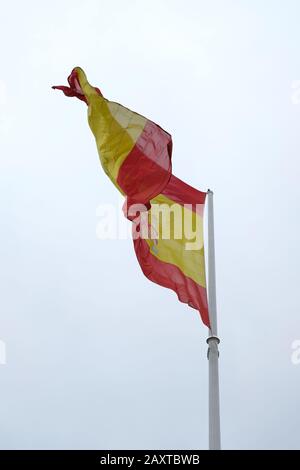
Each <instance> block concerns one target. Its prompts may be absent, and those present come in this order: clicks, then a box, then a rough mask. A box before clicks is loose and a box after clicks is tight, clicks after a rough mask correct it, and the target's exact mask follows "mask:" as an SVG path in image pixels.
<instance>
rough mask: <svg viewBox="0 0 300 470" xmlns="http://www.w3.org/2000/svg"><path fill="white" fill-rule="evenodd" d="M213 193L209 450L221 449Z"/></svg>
mask: <svg viewBox="0 0 300 470" xmlns="http://www.w3.org/2000/svg"><path fill="white" fill-rule="evenodd" d="M213 195H214V193H213V192H212V191H210V190H208V191H207V199H208V201H207V206H208V207H207V209H208V211H207V212H208V305H209V319H210V326H211V328H210V329H209V330H208V331H209V333H208V334H209V336H208V338H207V340H206V341H207V344H208V351H207V358H208V371H209V391H208V394H209V449H210V450H220V449H221V432H220V403H219V351H218V344H219V342H220V340H219V338H218V336H217V335H218V330H217V300H216V268H215V234H214V202H213Z"/></svg>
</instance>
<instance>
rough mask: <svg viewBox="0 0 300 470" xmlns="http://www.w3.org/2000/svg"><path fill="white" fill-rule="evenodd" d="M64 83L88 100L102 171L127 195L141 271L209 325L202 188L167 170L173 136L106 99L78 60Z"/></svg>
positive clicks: (69, 93) (127, 212) (71, 93)
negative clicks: (94, 85)
mask: <svg viewBox="0 0 300 470" xmlns="http://www.w3.org/2000/svg"><path fill="white" fill-rule="evenodd" d="M68 82H69V85H70V86H69V87H66V86H54V87H53V88H55V89H59V90H62V91H63V92H64V94H65V95H66V96H71V97H72V96H74V97H77V98H79V99H80V100H81V101H84V102H85V103H86V104H87V105H88V122H89V125H90V128H91V130H92V132H93V134H94V137H95V140H96V145H97V149H98V153H99V157H100V161H101V164H102V167H103V169H104V171H105V173H106V174H107V175H108V176H109V178H110V179H111V181H112V182H113V184H114V185H115V186H116V187H117V188H118V190H119V191H120V192H121V193H122V194H123V195H124V196H125V198H126V199H125V203H124V207H123V210H124V213H125V215H126V217H127V218H128V219H130V220H132V232H133V242H134V249H135V253H136V256H137V259H138V261H139V264H140V266H141V269H142V271H143V273H144V274H145V276H146V277H147V278H148V279H150V280H151V281H153V282H155V283H156V284H159V285H161V286H163V287H167V288H170V289H172V290H173V291H175V292H176V294H177V296H178V299H179V300H180V301H181V302H184V303H187V304H188V305H190V306H191V307H193V308H195V309H197V310H198V311H199V312H200V315H201V317H202V320H203V322H204V324H205V325H207V326H208V327H209V316H208V305H207V293H206V280H205V260H204V245H203V209H204V204H205V196H206V193H204V192H201V191H198V190H196V189H194V188H192V187H191V186H189V185H187V184H186V183H184V182H183V181H181V180H179V179H178V178H176V177H175V176H174V175H172V167H171V156H172V138H171V135H170V134H169V133H168V132H166V131H165V130H164V129H162V128H161V127H160V126H159V125H158V124H155V123H154V122H153V121H151V120H149V119H147V118H145V117H144V116H141V115H140V114H138V113H136V112H133V111H131V110H130V109H128V108H126V107H124V106H122V105H120V104H118V103H115V102H112V101H109V100H107V99H106V98H104V97H103V95H102V93H101V91H100V90H99V89H98V88H96V87H93V86H91V85H90V84H89V82H88V81H87V78H86V75H85V73H84V72H83V70H82V69H81V68H79V67H76V68H75V69H73V71H72V73H71V75H70V76H69V77H68Z"/></svg>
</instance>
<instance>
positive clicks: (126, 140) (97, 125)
mask: <svg viewBox="0 0 300 470" xmlns="http://www.w3.org/2000/svg"><path fill="white" fill-rule="evenodd" d="M68 82H69V85H70V87H65V86H60V87H53V88H57V89H60V90H62V91H63V92H64V93H65V95H67V96H76V97H77V98H79V99H80V100H82V101H85V102H86V103H87V104H88V121H89V125H90V128H91V130H92V132H93V134H94V137H95V139H96V144H97V148H98V152H99V156H100V161H101V164H102V167H103V169H104V171H105V173H106V174H107V175H108V176H109V178H110V179H111V181H112V182H113V183H114V184H115V186H117V188H118V189H119V190H120V191H121V192H122V193H123V194H125V195H126V198H127V206H128V207H129V206H131V205H132V204H138V203H140V204H144V205H145V206H146V207H148V208H149V207H150V200H151V199H152V198H153V197H154V196H156V195H157V194H159V193H160V192H161V191H162V190H163V188H164V187H165V186H166V184H167V183H168V181H169V179H170V176H171V155H172V138H171V136H170V134H169V133H168V132H166V131H164V130H163V129H162V128H161V127H160V126H158V125H157V124H155V123H154V122H152V121H150V120H149V119H146V118H145V117H144V116H141V115H140V114H138V113H135V112H133V111H130V110H129V109H127V108H125V107H124V106H122V105H120V104H118V103H115V102H113V101H109V100H107V99H106V98H104V97H103V96H102V94H101V92H100V90H99V89H98V88H95V87H93V86H91V85H90V84H89V83H88V81H87V78H86V75H85V73H84V71H83V70H82V69H81V68H80V67H76V68H75V69H74V70H73V71H72V73H71V75H70V76H69V77H68Z"/></svg>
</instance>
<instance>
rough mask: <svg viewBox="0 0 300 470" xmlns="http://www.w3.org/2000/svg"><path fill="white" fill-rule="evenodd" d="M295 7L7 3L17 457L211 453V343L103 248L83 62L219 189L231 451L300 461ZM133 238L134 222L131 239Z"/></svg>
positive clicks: (194, 176)
mask: <svg viewBox="0 0 300 470" xmlns="http://www.w3.org/2000/svg"><path fill="white" fill-rule="evenodd" d="M299 19H300V4H299V2H298V1H297V0H286V1H285V2H283V1H279V0H278V1H276V0H266V1H264V2H262V1H261V0H253V1H250V0H249V1H247V0H236V1H233V0H226V1H225V0H224V1H211V0H210V1H208V0H207V1H203V0H197V1H196V0H186V1H177V0H175V1H174V0H172V1H171V0H152V1H151V2H149V1H145V0H140V1H134V0H127V1H122V0H109V1H108V0H105V1H104V0H98V1H96V0H94V1H93V0H87V1H85V2H82V1H77V0H72V1H61V0H60V1H54V0H52V1H51V2H36V1H34V0H28V1H27V2H21V1H9V2H4V1H1V17H0V51H1V56H0V57H1V62H0V158H1V171H0V187H1V198H0V219H1V231H0V286H1V287H0V340H2V341H4V342H5V344H6V354H7V364H6V365H0V415H1V422H0V447H1V448H2V449H15V448H19V449H31V448H36V449H37V448H38V449H46V448H54V449H59V448H69V449H75V448H96V449H104V448H110V449H115V448H119V449H120V448H121V449H127V448H131V449H132V448H148V449H149V448H157V449H166V448H168V449H176V448H179V449H192V448H193V449H197V448H201V449H205V448H207V440H208V439H207V427H208V422H207V421H208V413H207V399H208V397H207V359H206V344H205V338H206V333H207V332H206V329H205V327H204V326H203V325H202V323H201V321H200V318H199V316H198V314H197V312H196V311H194V310H192V309H190V308H188V307H187V306H185V305H183V304H180V303H179V302H178V301H177V298H176V295H175V294H174V293H173V292H171V291H169V290H167V289H163V288H161V287H159V286H157V285H155V284H153V283H150V281H148V280H147V279H146V278H144V277H143V275H142V273H141V270H140V267H139V265H138V263H137V261H136V259H135V254H134V251H133V247H132V242H131V240H122V241H117V240H112V241H103V240H102V241H101V240H98V239H97V238H96V225H97V217H96V208H97V207H98V206H99V204H102V203H113V204H115V205H116V206H117V205H118V204H119V203H120V198H119V195H118V193H117V192H116V190H115V188H114V187H113V186H112V184H111V183H110V181H109V180H108V178H107V177H106V176H105V174H104V173H103V171H102V169H101V167H100V165H99V162H98V155H97V151H96V146H95V143H94V139H93V136H92V134H91V132H90V130H89V128H88V125H87V119H86V107H85V105H84V104H83V103H81V102H79V101H77V100H75V99H73V100H71V99H67V98H65V97H64V96H63V95H61V94H60V93H59V92H54V91H52V90H51V88H50V86H51V85H53V84H64V83H65V82H66V78H67V75H68V74H69V73H70V71H71V69H72V68H73V67H74V66H76V65H80V66H81V67H82V68H83V69H84V70H85V71H86V73H87V75H88V77H89V79H90V81H91V83H92V84H94V85H97V86H99V88H100V89H101V90H102V92H103V94H104V95H105V96H106V97H107V98H109V99H111V100H115V101H118V102H120V103H122V104H124V105H126V106H128V107H130V108H132V109H134V110H136V111H138V112H140V113H141V114H144V115H145V116H147V117H149V118H150V119H152V120H154V121H156V122H157V123H159V124H160V125H161V126H163V127H164V128H165V129H166V130H168V131H169V132H170V133H172V135H173V141H174V153H173V169H174V173H175V174H176V175H177V176H178V177H180V178H181V179H184V180H185V181H186V182H188V183H190V184H192V185H194V186H195V187H197V188H199V189H202V190H206V189H207V188H208V187H209V188H212V189H213V190H214V192H215V225H216V250H217V253H216V255H217V288H218V316H219V333H220V337H221V345H220V349H221V356H220V390H221V420H222V444H223V448H225V449H232V448H237V449H253V448H272V449H276V448H285V449H296V448H300V435H299V425H300V409H299V408H300V405H299V387H300V364H299V365H294V364H293V363H292V361H291V354H292V348H291V344H292V342H293V341H294V340H295V339H300V321H299V314H300V289H299V264H300V256H299V246H298V240H299V234H300V233H299V232H300V224H299V211H300V185H299V176H300V175H299V169H300V164H299V148H300V140H299V135H300V134H299V126H300V93H299V89H300V82H297V80H300V54H299V41H300V30H299ZM125 223H126V222H125Z"/></svg>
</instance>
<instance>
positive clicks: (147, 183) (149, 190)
mask: <svg viewBox="0 0 300 470" xmlns="http://www.w3.org/2000/svg"><path fill="white" fill-rule="evenodd" d="M171 155H172V138H171V136H170V134H168V133H167V132H166V131H164V130H163V129H162V128H161V127H159V126H157V125H156V124H154V123H153V122H151V121H147V123H146V125H145V127H144V129H143V132H142V133H141V135H140V136H139V138H138V140H137V141H136V143H135V145H134V147H133V149H132V150H131V151H130V153H129V154H128V156H127V157H126V159H125V160H124V162H123V163H122V165H121V167H120V169H119V173H118V177H117V183H118V185H119V186H120V188H121V189H122V190H123V191H124V193H125V194H126V195H127V197H128V206H130V205H131V204H135V203H141V204H146V205H147V204H148V203H149V201H150V199H152V198H153V197H155V196H157V195H158V194H160V193H161V192H162V190H163V189H164V188H165V186H166V185H167V183H168V181H169V179H170V174H171Z"/></svg>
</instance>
